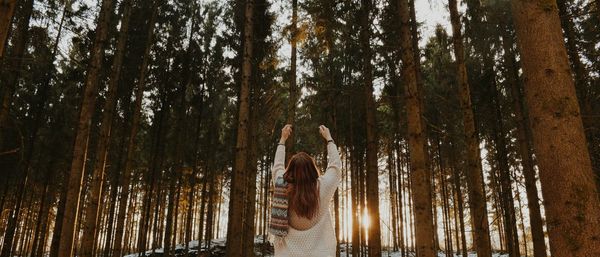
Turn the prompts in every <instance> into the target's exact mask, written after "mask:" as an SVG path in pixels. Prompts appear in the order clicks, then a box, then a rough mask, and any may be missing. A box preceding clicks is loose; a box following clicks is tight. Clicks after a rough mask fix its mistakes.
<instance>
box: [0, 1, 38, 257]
mask: <svg viewBox="0 0 600 257" xmlns="http://www.w3.org/2000/svg"><path fill="white" fill-rule="evenodd" d="M4 1H6V0H4ZM17 7H18V8H17ZM12 8H13V9H17V12H16V15H15V17H16V18H17V24H16V27H15V33H14V35H13V39H12V40H11V42H12V43H13V45H12V48H11V49H9V50H10V51H9V53H8V56H10V60H6V62H3V63H0V66H2V67H7V68H10V70H9V72H8V74H7V76H5V77H1V78H0V86H1V87H0V93H1V94H0V96H1V97H2V102H1V105H0V128H4V127H6V126H7V124H8V117H9V113H10V106H11V105H12V101H13V95H14V93H15V88H16V87H17V84H18V83H19V77H20V75H21V69H22V67H21V66H22V64H23V56H24V55H25V53H26V52H27V45H28V44H27V43H28V42H29V27H30V26H29V23H30V20H31V15H32V13H33V0H24V1H22V2H21V3H19V5H18V6H13V7H12ZM13 12H14V10H13ZM0 19H3V18H0ZM7 29H10V22H9V24H8V28H7ZM7 33H8V32H7ZM7 40H8V39H5V40H4V41H1V42H2V43H1V44H4V43H6V41H7ZM0 61H3V60H2V59H0ZM3 146H4V142H3V138H2V134H1V131H0V148H2V147H3ZM9 232H10V231H9ZM11 240H12V239H11ZM5 242H6V240H5ZM3 249H4V248H3Z"/></svg>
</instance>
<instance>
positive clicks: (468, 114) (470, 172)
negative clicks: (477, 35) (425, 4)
mask: <svg viewBox="0 0 600 257" xmlns="http://www.w3.org/2000/svg"><path fill="white" fill-rule="evenodd" d="M448 7H449V9H450V20H451V23H452V33H453V42H452V44H453V46H454V55H455V56H456V68H457V71H456V72H457V79H458V94H459V100H460V106H461V111H462V115H463V125H464V134H465V142H466V145H467V151H466V152H467V156H466V162H467V174H466V177H467V189H468V194H469V203H470V204H469V207H470V210H471V217H472V221H473V234H474V239H473V240H474V243H475V249H476V251H477V254H478V256H482V257H490V256H492V249H491V248H492V246H491V243H490V231H489V222H488V217H487V207H486V197H485V190H484V188H483V174H482V168H481V156H480V149H479V136H478V135H477V131H476V130H475V118H474V115H473V106H472V104H471V92H470V88H469V82H468V77H467V68H466V67H465V54H464V46H463V41H462V33H461V25H460V16H459V14H458V7H457V3H456V0H449V1H448Z"/></svg>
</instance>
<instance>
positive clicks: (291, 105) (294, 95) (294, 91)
mask: <svg viewBox="0 0 600 257" xmlns="http://www.w3.org/2000/svg"><path fill="white" fill-rule="evenodd" d="M297 23H298V0H292V28H291V29H292V39H291V42H290V44H291V46H292V53H291V60H290V61H291V65H290V82H289V83H290V92H289V94H290V100H289V101H288V117H287V124H292V125H294V124H295V121H296V104H297V103H298V86H297V79H296V66H297V65H296V63H297V59H298V58H297V55H298V49H297V45H298V37H297V36H298V24H297ZM285 151H286V153H287V154H286V163H287V160H289V158H290V157H291V154H293V153H294V133H292V134H291V135H290V137H289V138H288V140H287V141H286V142H285Z"/></svg>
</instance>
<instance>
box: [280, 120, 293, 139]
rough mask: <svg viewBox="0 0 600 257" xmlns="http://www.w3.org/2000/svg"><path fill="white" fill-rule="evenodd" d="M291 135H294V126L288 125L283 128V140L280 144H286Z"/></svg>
mask: <svg viewBox="0 0 600 257" xmlns="http://www.w3.org/2000/svg"><path fill="white" fill-rule="evenodd" d="M291 134H292V125H291V124H287V125H285V126H283V128H282V129H281V138H280V139H279V143H280V144H285V141H286V140H287V139H288V137H290V135H291Z"/></svg>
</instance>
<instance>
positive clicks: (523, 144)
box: [502, 34, 546, 257]
mask: <svg viewBox="0 0 600 257" xmlns="http://www.w3.org/2000/svg"><path fill="white" fill-rule="evenodd" d="M502 44H503V48H504V53H505V62H504V65H505V66H506V70H507V71H508V73H507V78H508V82H509V84H510V93H511V97H512V99H513V102H512V104H513V113H514V115H515V116H514V119H515V121H516V125H517V144H518V152H519V156H520V157H521V166H522V167H523V177H524V178H525V191H526V193H527V203H528V204H527V207H528V208H527V209H528V210H529V223H530V225H531V239H532V241H533V256H534V257H546V240H545V236H544V222H543V220H542V214H541V212H540V199H539V197H538V189H537V186H536V177H535V169H534V164H533V153H532V149H531V144H530V142H529V140H528V138H529V133H528V130H527V116H526V113H525V108H524V107H523V94H522V92H521V88H520V82H519V80H518V76H519V74H518V70H517V61H516V58H515V53H514V50H513V45H514V42H513V38H512V36H511V35H506V34H503V36H502Z"/></svg>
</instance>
